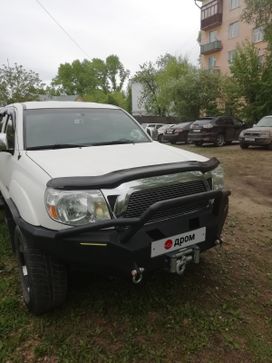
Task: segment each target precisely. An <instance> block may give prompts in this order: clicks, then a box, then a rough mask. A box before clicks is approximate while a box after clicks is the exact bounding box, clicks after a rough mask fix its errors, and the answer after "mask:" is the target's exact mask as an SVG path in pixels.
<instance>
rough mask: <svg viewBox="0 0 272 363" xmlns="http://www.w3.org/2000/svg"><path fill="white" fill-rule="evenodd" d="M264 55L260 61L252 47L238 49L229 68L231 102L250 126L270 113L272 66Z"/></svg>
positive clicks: (268, 56) (256, 51) (248, 45)
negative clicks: (232, 100)
mask: <svg viewBox="0 0 272 363" xmlns="http://www.w3.org/2000/svg"><path fill="white" fill-rule="evenodd" d="M270 59H271V55H270V53H269V52H268V54H267V55H266V57H265V59H264V61H263V62H261V61H260V58H259V54H258V50H257V49H256V48H255V47H254V45H253V44H250V43H246V44H244V45H243V47H240V48H238V50H237V52H236V55H235V57H234V61H233V63H232V65H231V67H230V70H231V80H232V82H233V84H234V92H233V99H235V98H236V109H237V111H238V113H240V116H241V117H242V118H244V119H245V120H246V121H248V122H249V123H254V122H255V121H257V120H258V119H260V118H261V117H262V116H264V115H267V114H270V113H272V99H271V89H272V63H271V61H270Z"/></svg>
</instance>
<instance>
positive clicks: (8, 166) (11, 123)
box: [0, 112, 17, 198]
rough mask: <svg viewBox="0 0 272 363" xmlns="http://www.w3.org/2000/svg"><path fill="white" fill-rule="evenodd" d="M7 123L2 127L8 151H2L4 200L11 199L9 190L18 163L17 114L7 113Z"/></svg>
mask: <svg viewBox="0 0 272 363" xmlns="http://www.w3.org/2000/svg"><path fill="white" fill-rule="evenodd" d="M4 117H5V121H4V124H3V127H2V132H3V133H5V134H6V137H7V146H8V150H7V151H0V189H1V192H2V194H3V196H4V198H9V188H10V183H11V178H12V173H13V170H14V164H15V162H16V156H15V149H16V146H17V145H16V142H15V132H16V124H15V113H13V112H11V113H7V114H6V115H5V116H4Z"/></svg>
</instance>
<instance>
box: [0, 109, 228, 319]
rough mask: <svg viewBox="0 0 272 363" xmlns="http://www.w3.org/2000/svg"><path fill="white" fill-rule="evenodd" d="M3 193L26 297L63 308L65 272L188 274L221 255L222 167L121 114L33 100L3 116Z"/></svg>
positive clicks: (39, 307) (36, 307) (35, 304)
mask: <svg viewBox="0 0 272 363" xmlns="http://www.w3.org/2000/svg"><path fill="white" fill-rule="evenodd" d="M0 122H1V124H2V128H1V130H0V131H1V133H0V197H1V198H2V200H3V204H4V208H5V211H6V221H7V224H8V228H9V232H10V237H11V244H12V247H13V249H14V251H15V253H16V256H17V259H18V264H19V271H20V280H21V285H22V291H23V297H24V301H25V303H26V305H27V307H28V309H29V310H30V311H31V312H32V313H34V314H41V313H44V312H46V311H48V310H50V309H52V308H54V307H56V306H58V305H60V304H61V303H63V302H64V300H65V297H66V291H67V267H68V266H70V265H74V266H77V267H78V268H81V267H84V268H86V267H88V268H90V269H94V270H101V271H103V272H109V273H113V272H114V271H116V272H118V271H119V272H123V273H125V274H127V275H128V276H130V278H131V279H132V281H133V282H134V283H139V282H140V281H141V280H142V278H143V276H144V274H146V273H148V271H151V270H155V269H160V268H163V269H168V270H169V271H170V272H172V273H178V274H182V273H183V271H184V269H185V266H186V264H187V263H188V262H190V261H192V262H195V263H198V262H199V255H200V253H201V252H202V251H204V250H207V249H209V248H211V247H214V246H215V245H216V244H218V243H219V242H220V241H221V239H220V235H221V232H222V228H223V225H224V221H225V218H226V215H227V211H228V196H229V194H230V193H229V192H228V191H224V183H223V171H222V168H221V166H220V165H219V162H218V160H217V159H215V158H212V159H207V158H205V157H203V156H200V155H197V154H193V153H191V152H188V151H184V150H181V149H178V148H174V147H171V146H166V145H162V144H159V143H158V142H154V141H152V139H151V138H150V137H149V136H148V135H147V134H146V133H145V132H144V131H143V130H142V128H141V127H140V125H139V124H138V123H137V122H136V121H135V120H134V119H133V118H132V117H131V116H130V115H129V114H128V113H127V112H125V111H124V110H122V109H120V108H118V107H115V106H111V105H103V104H95V103H80V102H26V103H22V104H13V105H9V106H6V107H3V108H2V109H1V110H0Z"/></svg>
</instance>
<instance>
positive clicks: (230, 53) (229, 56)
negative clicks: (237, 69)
mask: <svg viewBox="0 0 272 363" xmlns="http://www.w3.org/2000/svg"><path fill="white" fill-rule="evenodd" d="M235 54H236V50H235V49H234V50H230V51H229V52H228V62H229V63H232V62H233V60H234V57H235Z"/></svg>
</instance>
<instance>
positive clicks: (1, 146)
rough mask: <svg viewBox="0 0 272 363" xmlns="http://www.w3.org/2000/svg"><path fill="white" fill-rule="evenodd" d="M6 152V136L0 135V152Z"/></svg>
mask: <svg viewBox="0 0 272 363" xmlns="http://www.w3.org/2000/svg"><path fill="white" fill-rule="evenodd" d="M7 150H8V144H7V135H6V134H3V133H0V152H1V151H7Z"/></svg>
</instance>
